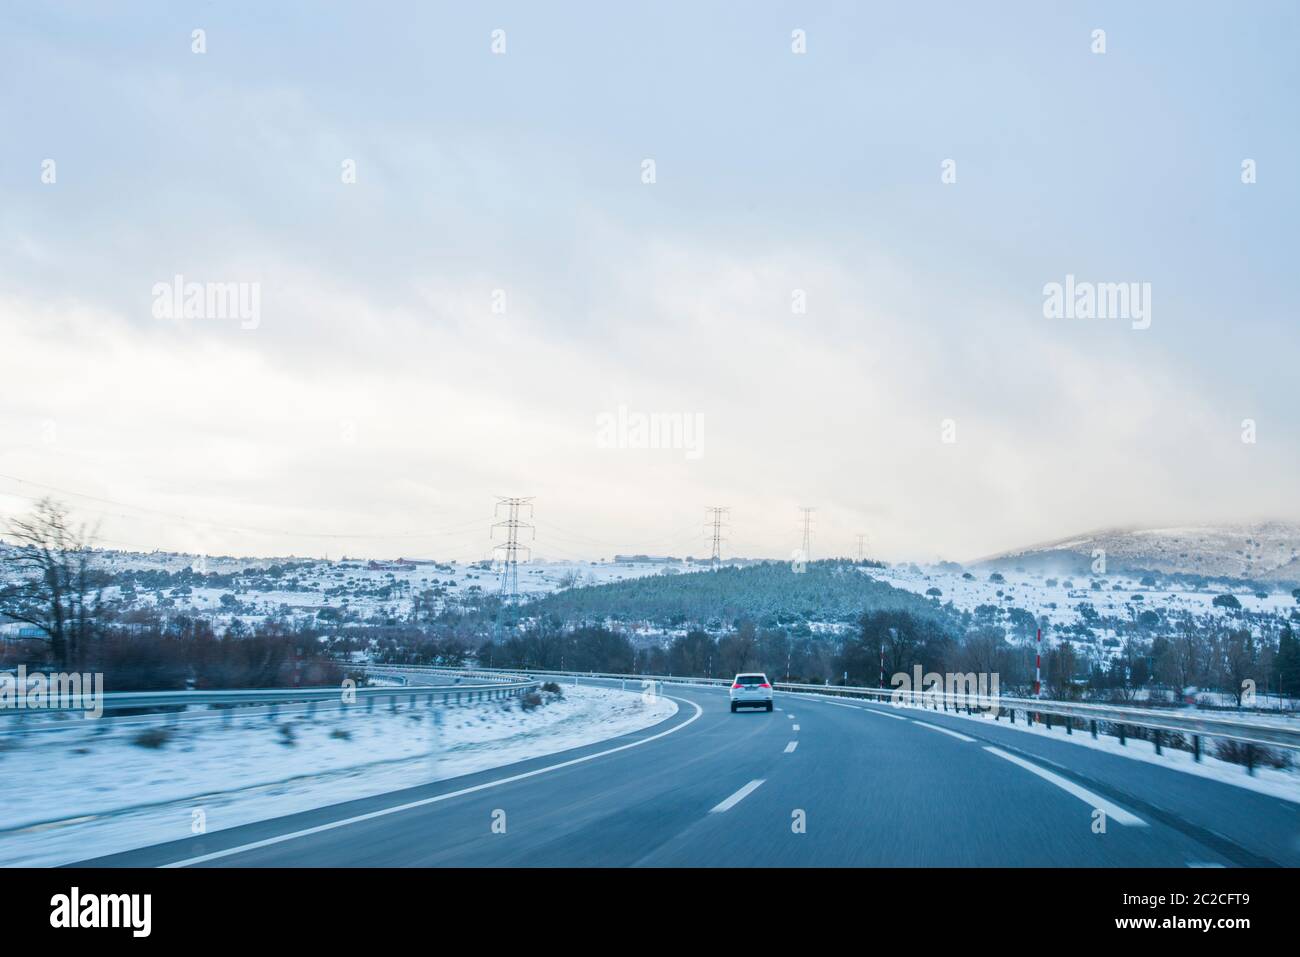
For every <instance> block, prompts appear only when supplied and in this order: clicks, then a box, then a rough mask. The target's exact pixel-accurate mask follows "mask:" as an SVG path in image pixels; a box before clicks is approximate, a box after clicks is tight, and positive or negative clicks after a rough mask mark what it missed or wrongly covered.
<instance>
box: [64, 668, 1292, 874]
mask: <svg viewBox="0 0 1300 957" xmlns="http://www.w3.org/2000/svg"><path fill="white" fill-rule="evenodd" d="M584 683H587V682H586V680H585V679H584ZM664 690H665V693H666V694H667V696H668V697H670V698H672V699H673V700H675V701H676V702H677V704H678V712H677V714H676V715H675V716H674V717H672V718H670V719H669V720H667V721H664V722H662V723H660V724H658V725H655V726H653V727H651V728H648V729H645V730H643V731H639V732H636V733H634V734H630V735H625V736H623V737H620V738H613V739H610V740H607V741H604V742H601V743H599V744H594V745H589V746H587V747H583V748H576V749H573V750H570V751H564V752H560V753H558V754H554V755H550V756H548V757H544V758H537V759H533V760H529V761H523V762H520V763H518V764H512V765H509V766H507V767H502V768H497V769H495V770H491V771H485V772H482V773H479V774H473V775H467V776H465V777H460V778H454V779H451V780H447V781H440V782H437V783H435V784H430V785H425V786H421V787H416V788H410V789H407V790H403V791H398V792H394V793H391V794H386V795H382V796H379V797H374V798H367V799H363V800H357V801H350V802H347V803H344V804H337V805H333V806H330V807H326V808H320V809H317V810H314V811H308V812H304V813H300V814H293V815H289V816H287V817H282V818H276V819H273V820H269V821H262V822H259V823H256V824H250V825H246V826H243V827H237V828H231V829H228V830H223V831H219V832H214V833H209V834H206V835H202V836H198V837H193V838H189V839H187V840H183V841H174V842H171V843H167V844H160V845H156V846H153V847H147V848H142V849H139V850H135V851H130V852H126V853H122V854H115V855H112V856H110V857H104V858H99V859H97V860H93V861H86V862H83V864H85V865H106V866H191V867H193V866H209V867H211V866H223V865H224V866H230V865H233V866H239V867H258V866H279V867H343V866H402V867H405V866H410V867H437V866H523V867H531V866H613V867H624V866H650V867H654V866H689V867H710V866H728V867H734V866H744V867H750V866H760V867H761V866H829V867H838V866H868V867H869V866H926V867H932V866H961V867H983V866H1059V867H1171V866H1172V867H1182V866H1189V867H1196V866H1211V867H1220V866H1222V867H1234V866H1256V867H1259V866H1275V865H1282V866H1290V867H1294V866H1297V865H1300V805H1297V804H1296V803H1293V802H1290V801H1285V800H1281V799H1278V798H1273V797H1268V796H1265V795H1262V794H1258V793H1255V792H1252V791H1248V790H1245V789H1242V788H1238V787H1234V786H1232V785H1229V784H1224V783H1221V782H1218V781H1214V780H1209V779H1205V778H1201V777H1197V776H1194V775H1190V774H1186V773H1183V772H1179V771H1175V770H1171V769H1168V768H1165V767H1161V766H1159V765H1157V764H1150V763H1147V762H1144V761H1136V760H1131V759H1128V758H1124V757H1121V756H1117V755H1112V754H1107V753H1105V752H1101V751H1097V750H1094V749H1091V748H1086V747H1080V746H1078V745H1075V744H1071V743H1069V742H1068V741H1066V740H1064V732H1063V731H1062V732H1060V738H1055V737H1053V738H1047V737H1044V736H1040V735H1031V734H1026V733H1023V732H1020V731H1016V730H1014V729H1012V728H1009V727H1007V726H1006V723H1005V721H1004V722H1002V723H1001V724H998V723H994V722H992V721H979V722H976V721H972V720H968V719H963V718H956V717H951V716H945V715H943V714H942V713H940V714H935V713H934V712H921V711H914V710H896V709H894V708H892V707H890V706H889V705H874V704H863V703H858V702H850V701H834V700H830V699H824V698H815V697H809V696H803V695H793V694H780V693H778V695H777V698H776V710H775V711H773V712H772V713H770V714H769V713H766V712H763V711H742V712H740V713H737V714H732V713H731V712H730V710H729V707H728V698H727V692H726V689H725V688H710V687H692V686H675V685H667V686H665V689H664ZM1076 733H1077V732H1076ZM1241 773H1242V774H1245V773H1246V772H1245V771H1244V769H1243V770H1242V772H1241ZM1098 812H1101V813H1100V814H1099V813H1098ZM1103 815H1104V819H1103ZM1103 820H1104V832H1099V825H1100V824H1101V823H1103Z"/></svg>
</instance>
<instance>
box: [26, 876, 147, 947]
mask: <svg viewBox="0 0 1300 957" xmlns="http://www.w3.org/2000/svg"><path fill="white" fill-rule="evenodd" d="M50 908H51V909H50V926H51V927H60V928H64V927H66V928H76V927H129V928H130V929H131V936H133V937H148V936H149V932H150V930H152V927H153V920H152V911H153V897H152V895H150V894H84V895H83V894H82V893H81V890H80V888H77V887H74V888H72V892H71V893H69V894H55V895H54V896H53V897H51V898H50Z"/></svg>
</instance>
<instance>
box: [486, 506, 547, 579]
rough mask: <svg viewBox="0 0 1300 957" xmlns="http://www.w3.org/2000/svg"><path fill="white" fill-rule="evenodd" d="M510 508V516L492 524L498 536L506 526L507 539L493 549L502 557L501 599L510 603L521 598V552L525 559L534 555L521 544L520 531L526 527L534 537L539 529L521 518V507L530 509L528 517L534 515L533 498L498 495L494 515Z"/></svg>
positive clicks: (494, 534) (494, 533) (493, 534)
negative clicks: (499, 530)
mask: <svg viewBox="0 0 1300 957" xmlns="http://www.w3.org/2000/svg"><path fill="white" fill-rule="evenodd" d="M503 505H504V506H505V507H506V508H507V509H509V514H508V517H506V518H505V519H503V520H501V521H499V522H495V523H493V525H492V537H493V538H495V537H496V530H497V529H498V528H504V529H505V531H506V540H505V541H504V542H502V543H501V544H499V545H494V546H493V551H495V552H497V553H498V554H499V555H500V556H501V558H500V562H501V601H502V602H503V603H506V604H509V603H512V602H517V601H518V600H519V553H520V552H521V551H522V552H524V553H525V555H524V560H525V561H527V559H528V558H529V557H531V555H532V550H531V549H530V548H529V547H528V546H527V545H520V544H519V531H520V529H526V530H528V531H530V532H532V534H533V537H534V538H536V537H537V529H536V528H535V527H534V526H533V525H531V524H529V523H528V522H524V521H522V520H521V519H520V517H519V513H520V510H521V509H525V508H526V509H528V516H527V517H528V518H532V517H533V499H532V497H531V496H530V497H528V498H507V497H504V496H498V497H497V506H496V510H495V512H494V513H493V514H494V515H498V516H499V515H500V514H501V507H502V506H503Z"/></svg>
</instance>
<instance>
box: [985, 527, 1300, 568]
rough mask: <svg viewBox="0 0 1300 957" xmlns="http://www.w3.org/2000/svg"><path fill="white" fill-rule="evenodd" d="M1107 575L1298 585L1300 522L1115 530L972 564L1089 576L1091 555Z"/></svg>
mask: <svg viewBox="0 0 1300 957" xmlns="http://www.w3.org/2000/svg"><path fill="white" fill-rule="evenodd" d="M1096 549H1101V550H1103V551H1104V552H1105V553H1106V570H1107V571H1108V572H1112V573H1113V572H1124V571H1154V572H1162V573H1165V574H1174V573H1178V572H1181V573H1184V574H1188V575H1204V576H1206V577H1213V578H1242V579H1250V580H1252V581H1261V582H1273V581H1277V582H1297V581H1300V524H1297V523H1295V522H1261V523H1258V524H1254V525H1191V526H1180V527H1175V528H1114V529H1107V530H1105V531H1099V532H1090V533H1088V534H1085V535H1077V536H1075V537H1073V538H1067V539H1061V540H1059V541H1055V542H1046V543H1044V544H1041V545H1033V546H1031V547H1029V548H1023V549H1018V550H1015V551H1010V552H1003V553H1002V554H999V555H991V556H989V557H987V558H983V559H980V560H978V561H976V562H972V563H971V564H973V565H975V566H978V567H988V568H1023V569H1024V570H1026V571H1041V572H1045V573H1046V572H1050V573H1053V574H1067V575H1084V574H1088V572H1089V570H1090V568H1091V565H1092V562H1093V557H1094V556H1093V553H1094V551H1095V550H1096Z"/></svg>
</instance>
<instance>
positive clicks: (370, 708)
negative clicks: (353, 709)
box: [366, 695, 375, 714]
mask: <svg viewBox="0 0 1300 957" xmlns="http://www.w3.org/2000/svg"><path fill="white" fill-rule="evenodd" d="M374 710H375V696H374V695H371V696H370V697H368V698H366V714H373V713H374Z"/></svg>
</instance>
